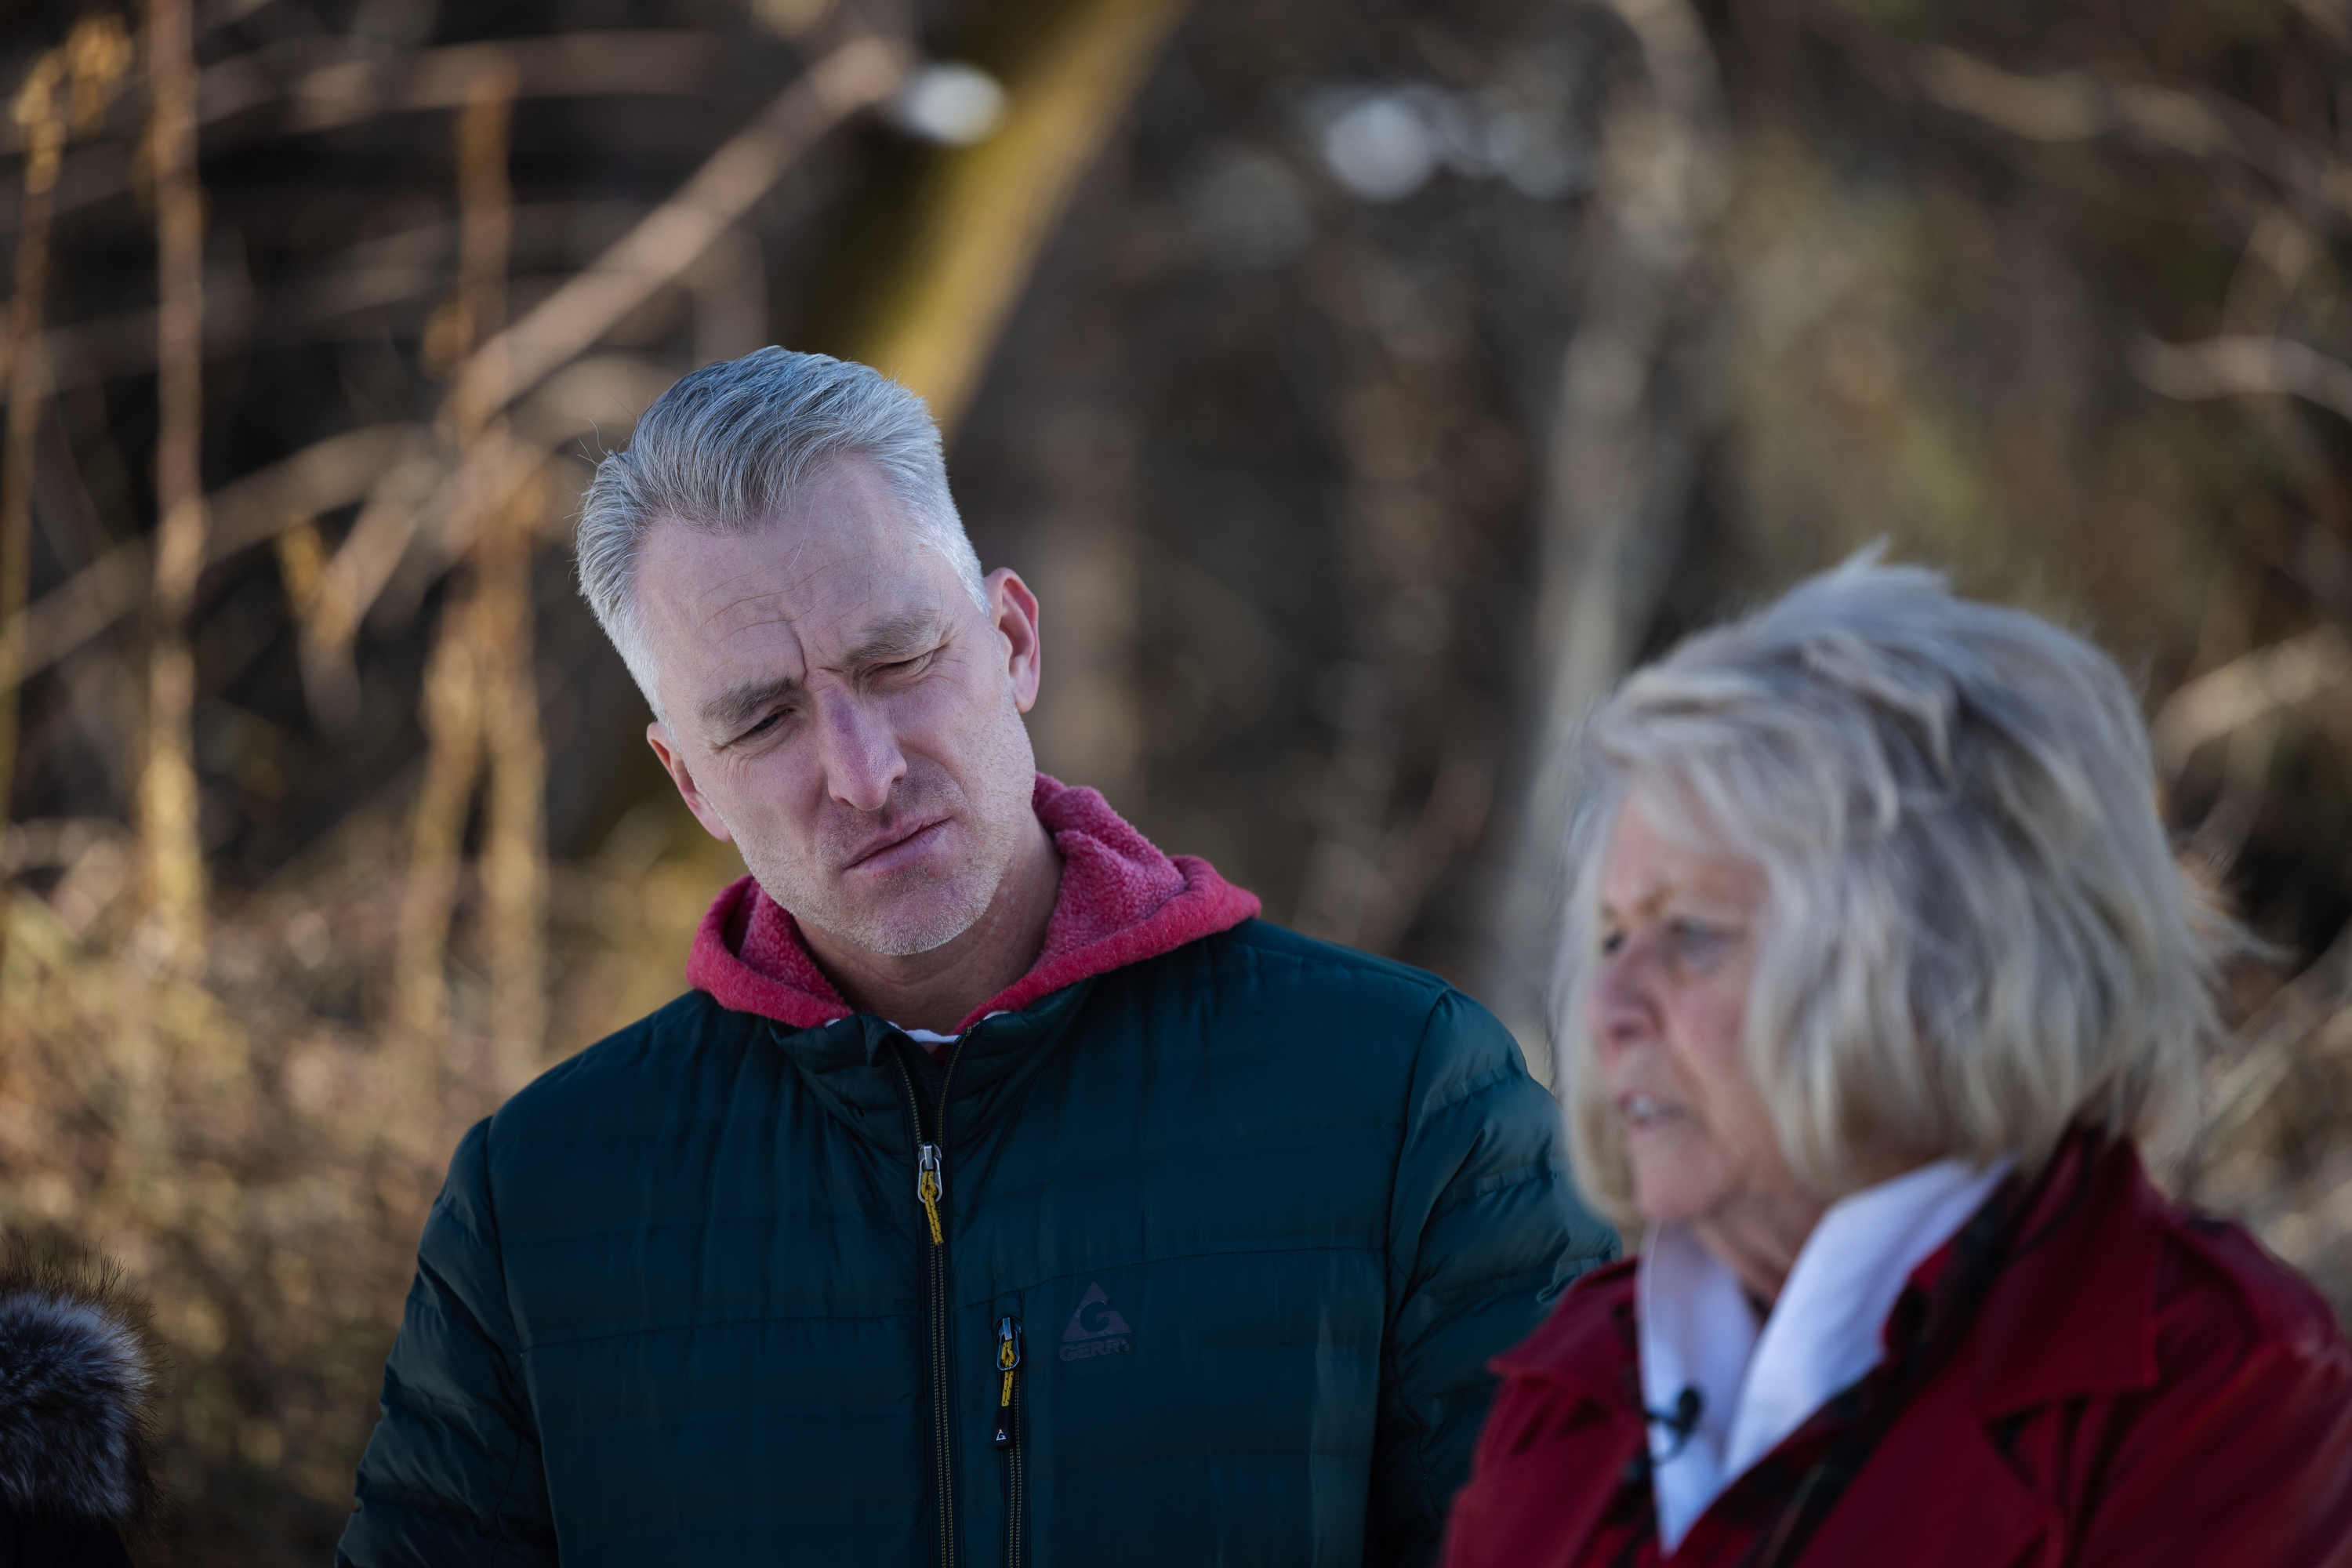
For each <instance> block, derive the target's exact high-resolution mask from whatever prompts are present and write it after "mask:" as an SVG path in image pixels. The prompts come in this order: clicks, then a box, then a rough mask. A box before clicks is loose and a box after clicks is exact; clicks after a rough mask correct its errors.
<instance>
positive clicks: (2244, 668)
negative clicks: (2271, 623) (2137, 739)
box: [2149, 626, 2352, 778]
mask: <svg viewBox="0 0 2352 1568" xmlns="http://www.w3.org/2000/svg"><path fill="white" fill-rule="evenodd" d="M2347 688H2352V647H2347V646H2346V644H2345V640H2344V634H2343V633H2342V632H2340V631H2338V630H2337V629H2336V627H2335V626H2318V627H2316V628H2315V629H2313V630H2311V631H2308V632H2305V633H2304V634H2303V635H2302V636H2300V637H2289V638H2288V639H2287V640H2286V641H2284V642H2282V643H2273V645H2272V646H2270V647H2265V648H2258V649H2256V650H2255V651H2254V652H2252V653H2250V654H2247V655H2245V656H2243V657H2242V658H2233V659H2231V661H2230V662H2229V663H2227V664H2225V665H2223V666H2222V667H2221V668H2219V669H2216V670H2213V671H2212V672H2210V674H2206V675H2201V676H2199V677H2198V678H2197V679H2194V680H2192V681H2190V682H2189V684H2188V685H2186V686H2183V687H2182V688H2180V689H2179V690H2178V691H2175V692H2174V693H2173V694H2172V695H2171V696H2170V697H2169V698H2167V699H2166V700H2165V703H2164V706H2163V707H2162V708H2161V709H2159V710H2158V711H2157V715H2156V722H2155V723H2154V724H2152V725H2150V726H2149V732H2150V738H2151V739H2152V740H2153V741H2154V742H2155V743H2156V763H2157V767H2158V770H2159V771H2161V772H2162V773H2163V774H2164V775H2165V776H2166V777H2167V778H2173V777H2177V776H2179V773H2180V770H2181V769H2182V768H2183V767H2184V766H2186V765H2187V763H2188V762H2189V757H2190V755H2191V754H2192V753H2194V752H2196V750H2197V748H2198V747H2200V746H2202V745H2204V744H2206V743H2207V742H2210V741H2218V740H2220V739H2221V737H2222V736H2224V735H2227V734H2229V733H2231V731H2236V730H2239V729H2242V728H2243V727H2244V726H2246V725H2248V724H2251V723H2253V722H2254V721H2256V720H2259V719H2263V718H2266V717H2268V716H2269V715H2270V714H2272V713H2274V712H2276V711H2277V710H2280V709H2282V708H2293V707H2298V706H2300V705H2301V704H2303V703H2305V702H2308V701H2310V700H2312V699H2314V698H2315V697H2320V696H2323V695H2325V694H2326V693H2328V692H2330V691H2335V690H2339V689H2347Z"/></svg>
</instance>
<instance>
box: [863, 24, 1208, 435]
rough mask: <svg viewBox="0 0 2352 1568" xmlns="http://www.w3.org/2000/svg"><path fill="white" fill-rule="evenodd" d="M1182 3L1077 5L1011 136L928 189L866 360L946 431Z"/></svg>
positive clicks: (995, 139) (1018, 106)
mask: <svg viewBox="0 0 2352 1568" xmlns="http://www.w3.org/2000/svg"><path fill="white" fill-rule="evenodd" d="M1183 9H1184V5H1183V0H1090V3H1088V4H1085V5H1078V6H1076V7H1073V8H1071V10H1070V12H1069V14H1068V15H1067V16H1066V17H1065V18H1064V20H1063V21H1062V22H1061V23H1060V24H1059V26H1058V29H1057V31H1056V34H1055V37H1054V38H1053V40H1052V42H1051V43H1050V44H1049V46H1048V47H1046V49H1045V52H1044V54H1043V57H1042V58H1040V59H1039V60H1038V61H1037V63H1036V65H1035V66H1034V68H1033V69H1031V70H1030V71H1029V72H1028V73H1026V75H1025V77H1024V79H1021V80H1018V81H1015V82H1014V83H1013V95H1012V96H1013V108H1012V112H1011V114H1010V115H1009V116H1008V118H1007V120H1006V121H1005V123H1004V126H1003V129H1001V130H999V131H998V132H996V133H995V134H994V135H993V136H991V137H990V138H989V139H988V140H987V141H985V142H981V143H980V144H979V145H977V146H974V147H971V148H968V149H965V150H964V151H962V152H960V153H953V154H951V155H950V156H949V157H948V158H947V159H946V160H945V161H944V162H943V163H942V164H941V165H940V169H939V171H938V173H937V174H936V175H935V176H934V178H933V180H932V181H931V183H930V184H929V188H927V189H926V190H925V191H923V192H922V193H920V194H919V195H918V197H917V202H918V204H919V210H920V212H921V214H922V216H921V219H920V222H919V226H918V227H917V229H916V231H915V233H914V234H913V236H912V237H910V238H909V240H908V243H907V244H906V246H905V247H904V248H903V250H902V252H901V257H902V261H901V266H902V268H903V270H902V272H901V274H900V276H899V278H898V280H897V281H896V283H895V284H894V285H892V286H890V287H888V288H887V289H886V303H885V305H884V308H883V318H882V326H881V330H880V331H878V332H877V334H876V336H875V339H874V341H873V342H870V343H867V344H865V345H862V346H861V347H860V348H859V350H858V352H857V353H856V357H857V358H859V359H862V360H865V361H866V363H871V364H873V365H875V366H877V368H879V369H880V370H881V371H883V373H884V374H888V375H892V376H896V377H897V378H898V380H900V381H903V382H905V383H906V384H908V386H911V387H913V388H914V389H915V390H916V391H917V392H919V393H921V394H922V395H923V396H924V397H925V398H927V399H928V400H929V403H930V405H931V412H932V413H933V415H935V416H937V417H938V419H939V422H940V426H942V427H943V428H946V429H950V430H952V429H953V428H954V427H955V426H956V423H957V421H958V420H959V418H960V417H961V415H962V413H963V409H964V405H965V404H966V403H967V402H968V401H969V400H970V398H971V391H972V387H973V385H974V384H975V383H976V382H977V381H978V379H979V377H980V373H981V371H982V369H983V368H984V367H985V366H986V364H987V363H988V355H989V351H990V350H991V349H992V348H993V347H994V346H995V342H996V335H997V332H998V331H999V330H1000V329H1001V328H1002V326H1003V321H1004V318H1005V315H1006V313H1007V312H1008V311H1009V310H1011V309H1012V307H1013V301H1014V300H1017V299H1018V298H1019V297H1020V291H1021V288H1022V286H1023V285H1024V283H1026V282H1027V281H1028V279H1029V274H1030V271H1031V269H1032V268H1034V266H1035V264H1036V258H1037V253H1038V251H1039V249H1040V248H1041V247H1043V246H1044V244H1045V238H1046V237H1047V236H1048V235H1049V234H1051V233H1052V232H1053V227H1054V225H1055V221H1056V220H1057V219H1058V218H1059V217H1060V216H1061V214H1062V209H1063V207H1064V206H1065V205H1066V203H1067V202H1068V200H1069V196H1070V193H1071V191H1072V189H1073V188H1074V187H1075V186H1076V183H1077V179H1078V176H1079V175H1081V174H1084V173H1085V172H1086V170H1087V166H1088V165H1089V164H1091V163H1093V162H1094V159H1095V156H1096V154H1097V153H1098V152H1099V151H1100V150H1101V148H1102V144H1103V141H1104V138H1105V137H1106V136H1108V133H1109V132H1110V129H1111V127H1112V126H1113V125H1114V124H1115V123H1116V122H1117V121H1118V118H1119V116H1120V115H1121V114H1123V113H1124V112H1125V111H1126V109H1127V106H1128V103H1129V100H1131V99H1132V98H1133V96H1134V94H1135V91H1136V89H1137V88H1139V86H1141V84H1142V79H1143V74H1144V72H1145V70H1146V69H1147V68H1149V67H1150V63H1151V60H1152V58H1153V57H1154V55H1155V54H1156V53H1157V52H1158V49H1159V47H1160V40H1161V39H1162V38H1164V37H1166V36H1167V32H1168V29H1169V28H1170V27H1171V26H1173V25H1174V23H1175V20H1176V18H1177V17H1178V16H1180V15H1181V14H1182V12H1183Z"/></svg>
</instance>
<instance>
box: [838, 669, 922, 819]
mask: <svg viewBox="0 0 2352 1568" xmlns="http://www.w3.org/2000/svg"><path fill="white" fill-rule="evenodd" d="M815 707H816V717H817V732H818V736H819V743H820V746H821V748H822V755H823V758H824V785H825V792H826V793H827V794H828V795H832V797H833V798H834V799H835V800H837V801H839V802H841V803H842V804H843V805H846V806H848V807H850V808H851V809H852V810H854V811H879V810H881V809H882V807H883V806H884V805H887V803H888V801H889V799H890V786H891V785H893V784H897V783H898V780H899V779H900V778H901V777H903V776H904V775H905V773H906V772H907V759H906V756H905V755H904V754H903V753H902V752H900V751H899V750H898V737H897V736H896V735H895V734H893V733H892V732H891V730H890V726H889V724H888V723H887V721H885V719H884V717H883V715H882V714H880V713H878V712H877V711H876V710H874V709H873V708H872V707H871V706H870V705H869V704H867V703H866V702H865V701H863V700H860V699H859V698H858V697H857V695H856V694H855V693H852V692H847V691H829V692H825V693H823V694H822V695H820V696H819V697H818V698H817V700H816V704H815Z"/></svg>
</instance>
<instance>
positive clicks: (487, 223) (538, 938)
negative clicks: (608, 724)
mask: <svg viewBox="0 0 2352 1568" xmlns="http://www.w3.org/2000/svg"><path fill="white" fill-rule="evenodd" d="M515 85H516V84H515V81H514V78H513V75H512V73H511V71H510V70H509V72H508V73H506V74H504V75H503V76H501V75H495V74H488V73H486V74H485V76H484V77H483V78H482V79H480V80H478V81H477V82H476V83H475V87H474V91H473V93H472V95H471V97H470V99H469V100H468V102H467V109H466V113H465V116H464V118H463V119H462V120H461V121H459V124H458V148H459V152H458V179H459V182H460V187H459V189H460V201H461V205H462V207H463V213H464V216H463V222H462V226H461V228H460V233H459V241H458V245H459V254H460V257H461V258H462V259H461V265H462V267H463V270H464V282H463V294H462V297H463V299H464V301H465V304H464V307H463V308H464V310H465V312H466V319H467V324H468V326H469V327H470V328H471V330H472V331H471V335H472V338H473V341H474V342H479V343H488V342H493V341H498V340H499V334H501V333H502V332H503V331H504V330H505V327H506V288H507V256H508V252H509V248H510V241H511V237H512V230H513V226H514V190H513V187H512V185H511V184H510V183H509V178H508V174H507V161H508V156H509V145H510V141H511V130H512V116H513V106H514V91H515ZM491 352H492V353H498V352H499V351H497V350H492V351H491ZM456 412H457V415H458V416H459V417H461V418H463V417H466V416H467V414H468V412H469V411H468V410H467V408H466V407H465V406H464V405H460V406H459V407H458V408H457V410H456ZM546 505H547V496H546V484H545V481H544V479H543V477H542V476H541V475H539V474H534V475H533V476H532V477H531V479H529V480H528V481H526V482H525V483H524V484H523V485H522V486H520V489H518V490H517V491H516V492H515V494H514V495H513V496H512V497H511V498H509V499H507V500H505V501H504V502H503V504H500V505H498V506H497V507H496V508H495V510H493V511H492V512H491V514H490V516H489V517H488V520H487V526H485V527H484V528H483V530H482V531H481V534H480V539H479V542H478V546H477V550H476V559H475V571H476V573H477V574H478V582H479V590H480V595H481V598H480V603H479V608H480V614H479V617H478V620H477V622H476V624H475V630H476V632H477V634H478V636H479V637H480V639H481V641H480V658H481V673H482V676H483V689H482V710H481V720H482V741H483V744H484V747H485V749H486V751H487V752H488V763H489V791H488V799H487V801H486V802H485V803H484V805H485V812H484V816H485V824H484V826H485V832H484V835H483V846H482V891H483V894H484V901H485V905H486V910H485V913H486V915H487V920H486V922H485V923H486V924H487V926H488V938H489V942H488V946H489V961H490V1059H489V1068H490V1074H491V1078H492V1080H493V1082H494V1084H495V1086H496V1088H497V1089H498V1090H499V1092H501V1093H504V1092H508V1091H509V1090H512V1089H519V1088H520V1087H521V1086H522V1084H523V1083H524V1081H526V1080H527V1079H529V1078H530V1073H531V1070H532V1069H533V1068H534V1067H535V1066H536V1065H537V1063H538V1058H539V1050H540V1046H541V1040H542V1037H544V1035H545V1033H546V1027H547V990H546V985H547V982H546V968H547V952H546V946H547V944H546V925H547V826H546V821H545V817H546V797H547V752H546V744H545V740H544V737H543V736H542V735H541V731H540V721H539V682H538V679H537V674H536V672H535V670H534V669H533V668H532V652H533V647H534V645H535V643H536V640H537V639H536V629H535V627H534V625H533V619H532V615H531V600H530V568H531V558H532V556H533V554H534V553H535V552H534V546H535V545H536V544H537V542H538V536H539V525H540V520H541V517H542V516H543V514H544V513H545V510H546Z"/></svg>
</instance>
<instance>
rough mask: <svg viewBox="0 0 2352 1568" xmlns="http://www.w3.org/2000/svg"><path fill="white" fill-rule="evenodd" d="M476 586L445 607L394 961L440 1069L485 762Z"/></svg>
mask: <svg viewBox="0 0 2352 1568" xmlns="http://www.w3.org/2000/svg"><path fill="white" fill-rule="evenodd" d="M478 607H479V606H478V604H477V602H476V598H475V595H474V594H473V593H472V592H471V585H470V584H463V583H461V584H458V585H457V587H456V588H455V589H453V590H452V592H451V594H450V595H449V601H448V603H447V605H446V606H445V607H444V608H443V610H442V612H441V635H440V637H439V639H438V640H436V642H435V644H434V645H433V654H432V657H431V659H430V660H429V661H428V662H427V664H426V666H425V697H424V701H423V703H422V704H421V706H420V710H419V717H420V718H421V719H422V721H423V722H424V725H425V778H424V781H423V782H422V784H419V786H418V788H417V792H416V809H415V816H414V817H413V818H412V819H411V822H410V826H409V847H408V879H407V883H406V885H405V886H404V889H402V894H401V903H400V932H399V945H398V948H397V950H396V952H395V953H394V960H393V1005H394V1021H395V1024H396V1026H397V1027H398V1029H399V1032H400V1034H401V1035H402V1037H404V1039H405V1040H406V1041H407V1042H408V1044H409V1045H410V1047H413V1048H414V1049H415V1066H416V1067H417V1068H418V1069H419V1070H420V1071H421V1072H424V1073H425V1074H428V1075H430V1074H432V1073H434V1072H435V1071H436V1068H437V1058H436V1057H435V1056H434V1055H433V1054H432V1053H431V1052H429V1051H428V1050H426V1049H425V1043H426V1042H428V1041H430V1040H433V1039H436V1038H437V1037H440V1036H441V1035H443V1034H444V1033H445V1032H446V1030H447V1028H448V1025H449V986H448V980H447V977H446V974H445V973H444V968H445V965H446V954H447V952H448V945H449V915H450V911H451V910H453V909H454V908H455V907H456V905H457V873H458V868H459V858H460V852H461V850H462V849H463V847H464V840H465V832H466V808H467V805H469V804H470V803H471V801H472V799H473V794H474V781H475V778H476V776H477V774H478V772H479V770H480V767H481V745H480V742H481V732H482V729H481V725H482V720H481V702H480V690H481V671H480V668H479V665H478V658H477V657H476V654H477V649H476V644H477V642H478V638H477V637H476V636H475V634H474V621H475V619H476V616H477V614H478Z"/></svg>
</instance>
